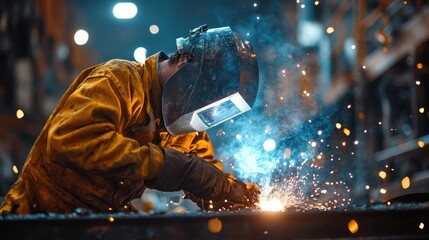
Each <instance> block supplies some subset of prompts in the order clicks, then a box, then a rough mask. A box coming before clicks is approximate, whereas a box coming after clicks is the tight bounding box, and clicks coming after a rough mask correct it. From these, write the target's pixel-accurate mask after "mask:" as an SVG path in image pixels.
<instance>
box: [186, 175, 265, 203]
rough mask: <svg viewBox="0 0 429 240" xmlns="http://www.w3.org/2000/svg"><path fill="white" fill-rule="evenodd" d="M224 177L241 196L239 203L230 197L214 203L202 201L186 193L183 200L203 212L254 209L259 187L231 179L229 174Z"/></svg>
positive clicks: (212, 201) (206, 200) (207, 200)
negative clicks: (187, 200) (195, 205)
mask: <svg viewBox="0 0 429 240" xmlns="http://www.w3.org/2000/svg"><path fill="white" fill-rule="evenodd" d="M225 176H226V177H227V178H228V180H229V181H230V182H231V184H232V186H233V188H235V189H236V190H235V191H236V193H237V192H239V194H242V197H241V198H240V197H238V199H239V201H237V200H235V201H233V200H232V199H234V198H235V199H237V196H230V197H227V198H225V199H224V200H220V201H214V200H210V199H202V198H200V197H197V196H195V195H193V194H191V193H186V192H185V193H186V196H185V198H188V199H191V200H192V201H193V202H195V203H196V204H197V205H198V207H200V208H201V209H202V210H205V211H230V210H240V209H245V208H252V207H255V204H256V203H257V202H258V200H259V194H260V190H259V186H258V185H257V184H255V183H252V182H250V183H247V184H245V183H244V182H242V181H241V180H238V179H233V178H231V177H230V174H225Z"/></svg>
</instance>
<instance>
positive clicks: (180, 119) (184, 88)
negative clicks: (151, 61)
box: [162, 25, 259, 135]
mask: <svg viewBox="0 0 429 240" xmlns="http://www.w3.org/2000/svg"><path fill="white" fill-rule="evenodd" d="M176 45H177V51H178V52H179V53H180V54H186V53H188V54H189V55H188V57H187V59H186V61H185V62H186V64H185V65H184V66H183V67H182V68H180V69H179V70H178V71H177V72H176V73H174V74H173V75H172V76H171V77H170V78H169V79H168V80H167V82H166V84H165V87H164V91H163V96H162V114H163V118H164V123H165V126H166V128H167V131H168V132H169V133H170V134H172V135H178V134H182V133H188V132H192V131H205V130H207V129H209V128H211V127H214V126H216V125H218V124H220V123H222V122H224V121H226V120H228V119H231V118H233V117H235V116H237V115H240V114H242V113H244V112H246V111H248V110H250V109H251V107H252V106H253V103H254V102H255V98H256V94H257V92H258V87H259V70H258V63H257V59H256V54H255V52H254V51H253V49H252V47H251V45H250V44H249V42H247V41H245V40H244V39H243V37H242V36H240V35H239V34H237V33H235V32H233V31H232V30H231V28H230V27H221V28H213V29H208V28H207V25H202V26H200V27H198V28H195V29H193V30H191V31H190V33H189V35H188V36H187V37H186V38H178V39H176Z"/></svg>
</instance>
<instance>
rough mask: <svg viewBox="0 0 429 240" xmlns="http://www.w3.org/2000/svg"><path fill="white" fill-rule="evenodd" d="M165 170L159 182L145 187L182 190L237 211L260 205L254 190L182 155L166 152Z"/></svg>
mask: <svg viewBox="0 0 429 240" xmlns="http://www.w3.org/2000/svg"><path fill="white" fill-rule="evenodd" d="M163 150H164V166H163V167H162V169H161V171H160V173H159V175H158V177H157V178H155V179H152V180H146V181H145V183H146V186H148V187H149V188H153V189H157V190H160V191H179V190H183V191H185V192H189V193H191V194H192V195H195V196H196V197H198V198H201V199H204V200H206V201H208V200H212V201H213V202H222V201H225V200H226V201H227V204H228V205H231V206H236V207H253V206H254V205H255V203H256V201H257V196H258V194H257V191H256V190H255V188H252V187H251V188H250V189H248V188H247V186H246V184H245V183H243V182H242V181H240V180H238V179H233V178H231V177H230V175H228V174H224V172H222V171H221V170H219V169H218V168H217V167H216V166H214V165H213V164H212V163H209V162H207V161H205V160H204V159H202V158H199V157H195V156H191V157H189V156H187V155H185V154H183V153H181V152H179V151H176V150H173V149H168V148H163Z"/></svg>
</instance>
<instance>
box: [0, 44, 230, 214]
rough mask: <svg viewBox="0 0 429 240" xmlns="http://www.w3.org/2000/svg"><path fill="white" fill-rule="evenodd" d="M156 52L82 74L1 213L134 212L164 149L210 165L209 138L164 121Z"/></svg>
mask: <svg viewBox="0 0 429 240" xmlns="http://www.w3.org/2000/svg"><path fill="white" fill-rule="evenodd" d="M167 58H168V57H167V55H166V54H165V53H163V52H159V53H157V54H154V55H153V56H151V57H149V58H148V59H147V60H146V62H145V64H141V63H137V62H131V61H126V60H117V59H115V60H110V61H108V62H105V63H102V64H99V65H97V66H94V67H91V68H89V69H86V70H84V71H83V72H82V73H81V74H80V75H79V76H78V78H77V79H76V80H75V81H74V82H73V84H72V85H71V86H70V88H69V89H68V90H67V91H66V93H65V94H64V96H63V97H62V98H61V100H60V101H59V103H58V105H57V107H56V108H55V109H54V111H53V112H52V114H51V116H50V117H49V119H48V120H47V122H46V124H45V126H44V127H43V129H42V131H41V133H40V135H39V136H38V138H37V140H36V141H35V143H34V145H33V148H32V149H31V151H30V153H29V155H28V158H27V161H26V163H25V164H24V167H23V170H22V172H21V174H20V176H19V178H18V180H17V182H16V183H15V184H14V185H13V186H12V187H11V189H10V190H9V192H8V194H7V195H6V197H5V199H4V201H3V203H2V205H1V208H0V212H3V211H5V212H10V213H18V214H29V213H39V212H54V213H70V212H73V211H75V210H76V209H77V208H84V209H89V210H92V211H95V212H108V211H113V212H116V211H133V210H134V209H131V208H132V207H131V206H130V204H129V202H130V201H131V200H132V199H135V198H139V197H140V196H141V194H142V193H143V191H144V190H145V188H146V187H145V182H144V181H145V179H154V178H156V177H157V176H158V174H159V172H160V169H161V167H162V166H163V163H164V156H163V152H162V149H161V146H162V147H169V148H173V149H176V150H179V151H181V152H184V153H185V154H190V153H193V154H197V155H198V156H199V157H202V158H203V159H205V160H207V161H211V162H213V163H214V164H215V165H216V166H217V167H218V168H220V169H222V167H221V165H220V162H218V161H216V160H214V152H213V147H212V145H211V142H210V139H209V136H208V135H207V133H206V132H200V133H196V132H192V133H188V134H183V135H179V136H170V135H169V134H168V133H167V132H166V131H165V128H164V126H163V122H162V116H161V95H162V93H161V89H160V86H159V82H158V73H157V66H158V62H159V61H162V60H165V59H167Z"/></svg>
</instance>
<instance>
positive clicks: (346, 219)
mask: <svg viewBox="0 0 429 240" xmlns="http://www.w3.org/2000/svg"><path fill="white" fill-rule="evenodd" d="M0 219H1V220H0V231H1V232H2V235H3V236H10V238H11V239H348V238H359V239H429V207H428V206H424V205H401V206H386V205H381V206H380V207H371V208H366V207H361V208H360V209H358V208H356V209H350V210H347V211H324V212H320V211H309V212H296V211H294V212H257V211H248V212H245V211H244V212H243V211H242V212H220V213H202V212H195V213H184V214H178V213H175V214H158V215H145V214H96V215H95V214H88V215H75V214H71V215H54V214H51V215H43V214H40V215H34V216H28V215H27V216H2V217H1V218H0ZM353 232H354V233H353Z"/></svg>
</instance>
